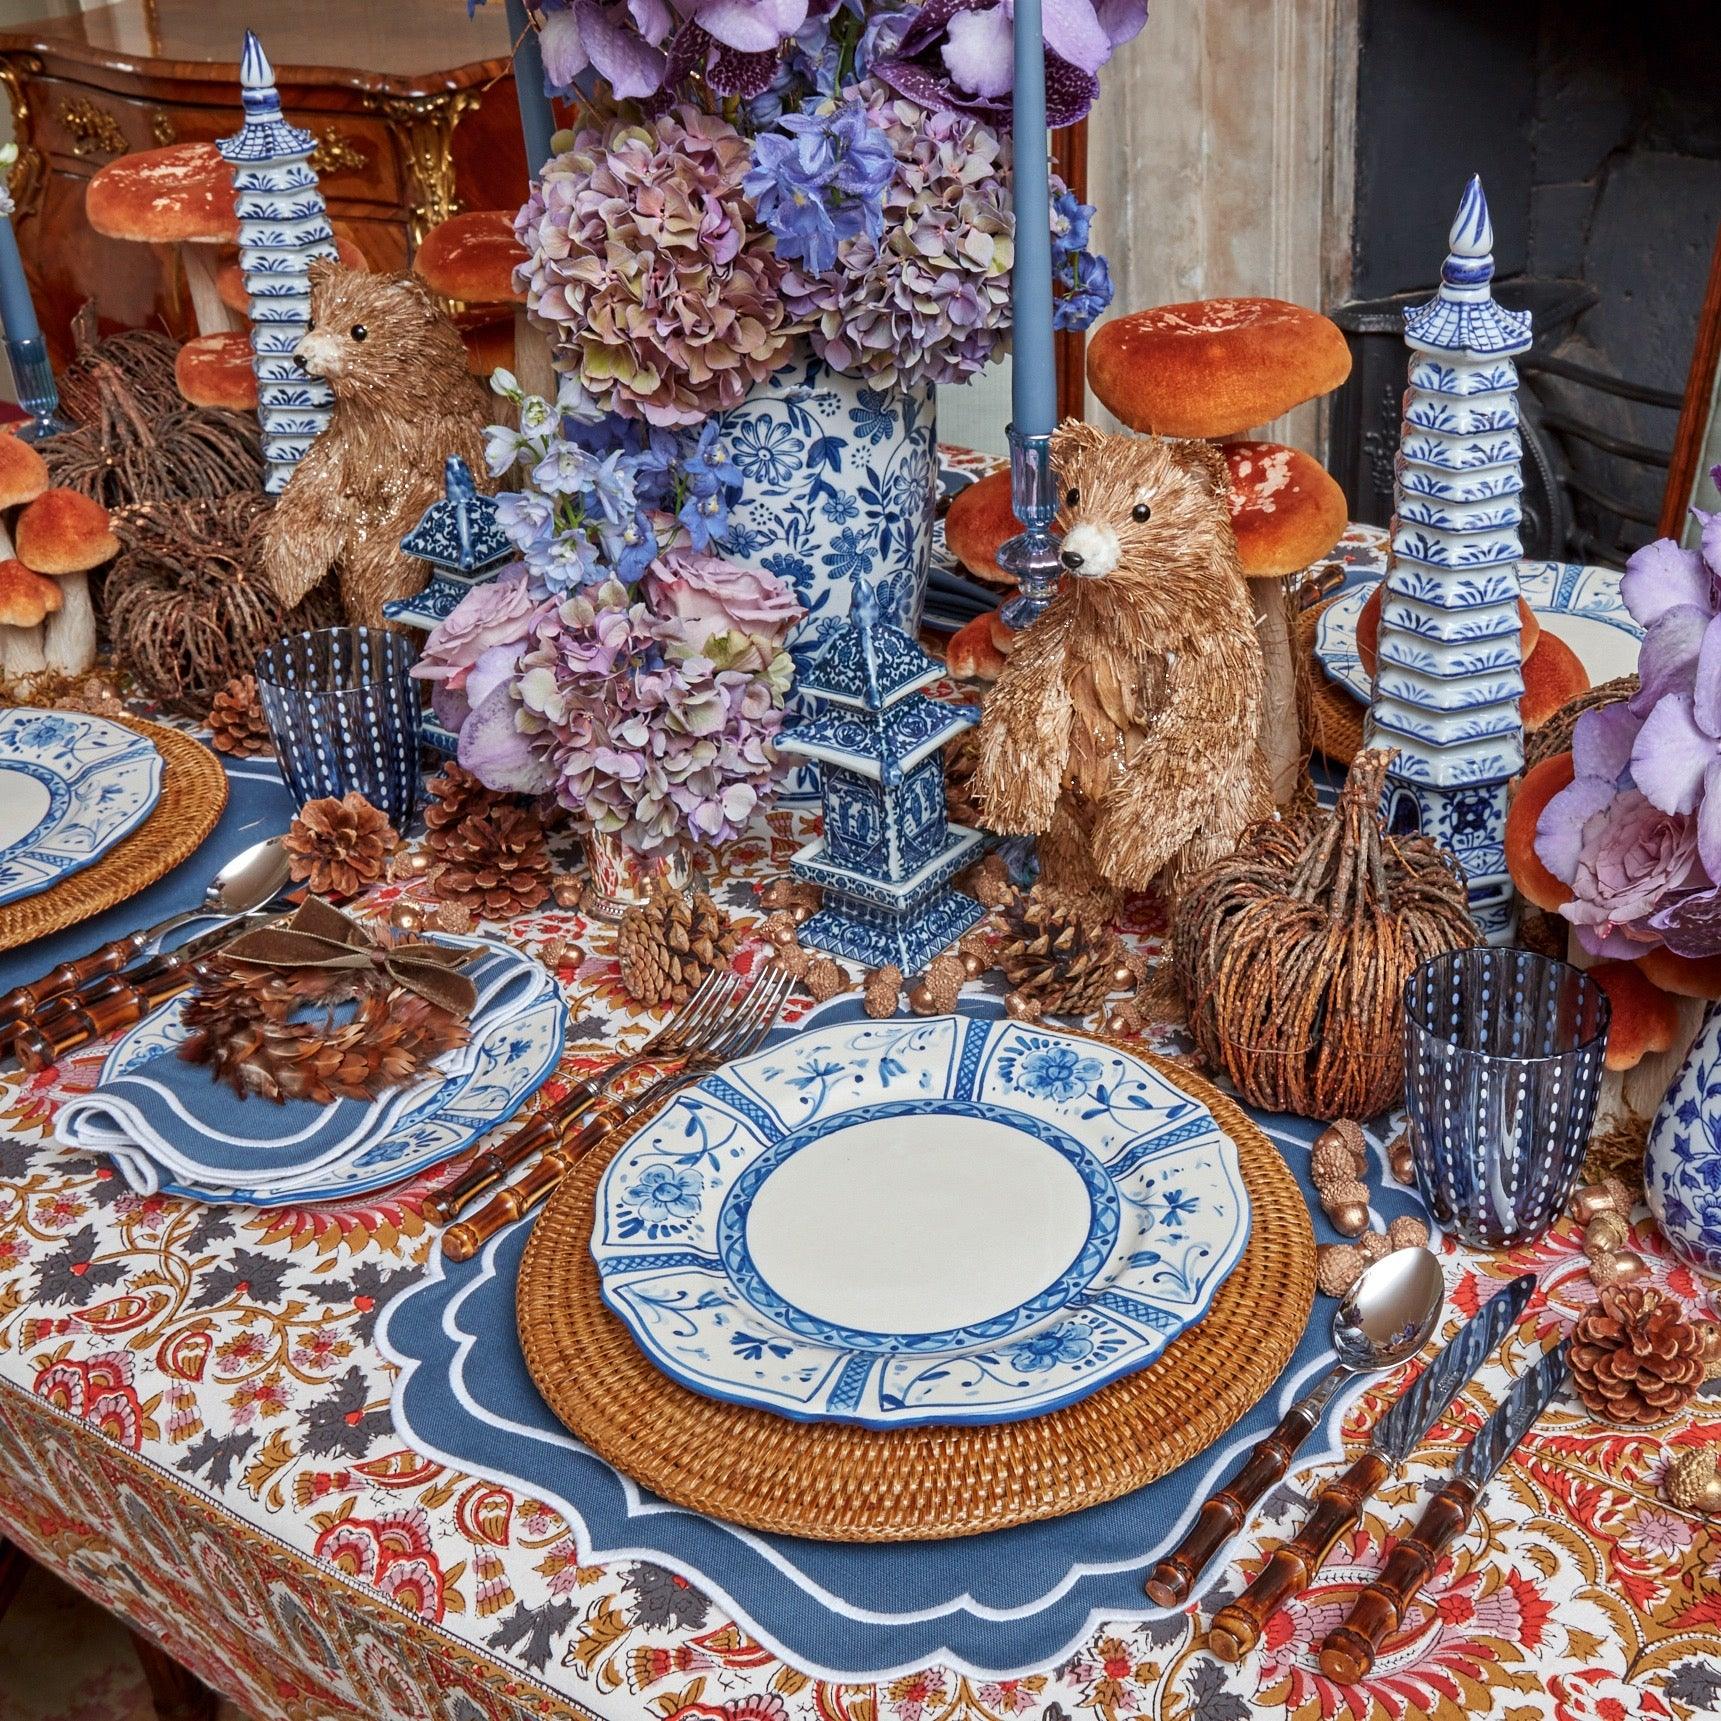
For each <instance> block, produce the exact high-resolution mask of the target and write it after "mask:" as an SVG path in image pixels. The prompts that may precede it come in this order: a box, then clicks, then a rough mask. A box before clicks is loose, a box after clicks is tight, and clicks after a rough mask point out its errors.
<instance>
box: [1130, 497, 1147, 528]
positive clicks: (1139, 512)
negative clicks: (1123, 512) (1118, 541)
mask: <svg viewBox="0 0 1721 1721" xmlns="http://www.w3.org/2000/svg"><path fill="white" fill-rule="evenodd" d="M1129 517H1130V518H1131V519H1132V520H1133V521H1135V523H1136V524H1137V525H1138V526H1145V525H1146V524H1147V523H1148V521H1149V520H1151V519H1152V518H1153V510H1152V509H1151V508H1150V507H1148V505H1147V504H1146V503H1145V502H1137V503H1136V505H1135V506H1134V507H1133V508H1131V509H1130V511H1129Z"/></svg>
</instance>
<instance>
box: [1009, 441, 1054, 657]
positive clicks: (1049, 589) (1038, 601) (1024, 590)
mask: <svg viewBox="0 0 1721 1721" xmlns="http://www.w3.org/2000/svg"><path fill="white" fill-rule="evenodd" d="M1008 435H1009V438H1010V507H1011V510H1012V512H1013V513H1014V514H1015V516H1016V518H1017V519H1018V520H1020V521H1021V522H1022V524H1023V526H1024V527H1025V528H1026V529H1025V530H1024V531H1022V532H1020V533H1018V534H1017V535H1016V536H1015V537H1014V538H1012V539H1010V540H1009V542H1008V543H1006V544H1004V545H1003V546H1002V547H1001V548H1000V549H999V551H998V565H999V567H1001V568H1003V569H1004V570H1005V571H1006V572H1007V573H1011V574H1014V575H1015V576H1016V595H1015V597H1013V598H1011V600H1010V601H1009V602H1008V603H1007V604H1005V606H1004V611H1003V615H1004V625H1005V626H1006V627H1009V628H1014V629H1015V630H1016V631H1017V632H1020V631H1021V630H1022V629H1023V628H1025V627H1027V626H1028V625H1029V624H1030V623H1031V622H1035V621H1038V620H1039V618H1040V617H1041V616H1042V615H1044V614H1045V613H1046V606H1047V605H1048V604H1049V603H1050V602H1051V601H1052V597H1053V595H1054V594H1055V593H1056V591H1057V589H1058V579H1059V577H1060V575H1061V574H1062V573H1063V564H1062V563H1060V562H1059V560H1058V538H1057V535H1056V534H1055V533H1054V532H1053V531H1052V529H1051V526H1052V521H1053V520H1055V519H1056V518H1057V513H1058V474H1057V472H1056V470H1055V469H1054V467H1053V465H1052V434H1051V432H1050V431H1045V432H1043V433H1035V434H1031V435H1029V434H1024V433H1023V432H1021V431H1019V430H1017V428H1016V427H1015V425H1013V424H1012V425H1011V426H1010V429H1009V431H1008Z"/></svg>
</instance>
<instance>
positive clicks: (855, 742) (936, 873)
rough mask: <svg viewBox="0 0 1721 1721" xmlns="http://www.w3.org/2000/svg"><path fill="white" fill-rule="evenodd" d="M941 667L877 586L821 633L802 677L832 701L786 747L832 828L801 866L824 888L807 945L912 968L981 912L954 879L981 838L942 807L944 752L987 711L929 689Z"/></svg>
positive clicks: (806, 933)
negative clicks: (811, 779)
mask: <svg viewBox="0 0 1721 1721" xmlns="http://www.w3.org/2000/svg"><path fill="white" fill-rule="evenodd" d="M943 673H944V670H943V666H942V665H940V664H939V663H937V662H936V661H935V660H934V659H933V658H931V657H929V656H928V655H927V653H926V652H924V651H923V650H922V649H921V648H920V647H919V646H918V645H917V644H916V643H915V642H914V640H913V639H912V638H910V637H909V635H908V634H907V632H905V631H904V629H903V628H901V627H900V626H898V625H897V624H896V623H895V622H894V621H891V620H888V619H886V618H884V617H883V616H881V614H880V604H879V599H878V596H877V594H876V593H875V592H874V591H873V588H872V586H871V584H870V583H869V582H866V581H862V582H861V583H860V584H859V585H857V587H856V588H855V596H854V605H853V608H852V610H851V612H850V615H849V617H848V619H847V620H846V621H843V622H840V623H837V624H834V625H833V626H831V627H829V628H827V629H826V630H825V634H824V637H823V640H822V642H821V646H820V650H819V653H818V655H817V657H816V658H815V659H814V660H813V663H812V665H811V667H810V668H809V669H808V670H807V671H806V673H805V674H804V675H803V676H802V678H801V682H800V686H801V690H802V692H803V693H804V694H806V695H807V696H808V698H809V699H811V700H813V701H816V702H817V703H818V704H819V705H821V706H823V707H824V709H823V710H821V711H819V712H818V713H817V715H815V716H812V717H807V718H803V719H802V720H801V721H800V722H798V723H796V724H795V725H794V727H793V728H792V729H790V730H789V731H788V732H787V733H786V734H785V735H784V736H783V737H782V739H781V740H780V741H779V742H778V744H777V745H778V747H779V748H780V749H781V750H782V751H783V752H785V753H794V754H798V755H799V756H800V757H802V758H804V759H807V760H810V761H812V762H813V763H814V764H816V766H817V767H818V777H819V782H820V785H821V790H822V795H821V798H822V801H823V805H824V824H825V828H824V834H823V836H821V837H817V838H815V839H814V840H813V841H812V842H810V843H808V844H807V846H806V847H805V848H803V849H802V850H801V851H800V853H799V854H797V855H796V856H795V859H794V862H793V863H792V864H793V868H794V871H795V873H796V874H797V875H798V876H799V877H801V878H804V879H808V880H810V881H811V882H812V883H814V884H816V885H818V886H819V887H820V889H821V890H822V891H823V892H824V902H823V905H822V906H821V907H820V909H819V911H818V912H817V913H816V914H814V915H813V916H812V917H811V918H810V919H809V920H808V921H807V923H806V925H805V926H803V927H802V928H801V942H802V943H803V944H805V945H808V946H811V947H812V948H814V949H818V950H828V951H830V952H831V953H832V954H833V955H836V956H842V957H847V958H848V959H849V960H850V961H853V962H860V963H864V964H865V965H866V966H867V967H869V968H882V967H884V966H885V965H886V964H887V963H895V964H896V966H897V967H898V968H899V969H901V971H902V972H903V973H904V974H917V973H919V972H920V971H921V970H922V969H923V968H925V966H926V964H927V963H928V962H930V961H931V960H932V958H933V957H934V956H936V955H937V954H938V953H939V951H941V950H943V949H945V948H946V947H947V946H949V945H951V944H953V943H954V942H955V941H956V940H957V939H958V938H960V937H961V936H962V934H963V933H964V932H966V931H967V930H968V929H969V927H971V926H972V925H973V924H974V923H975V922H976V921H977V920H979V919H980V917H981V915H982V914H984V913H985V910H984V909H983V908H982V907H981V906H980V904H979V903H977V902H976V901H975V900H974V899H973V898H972V897H969V896H965V895H963V894H962V892H961V891H958V890H953V889H951V887H950V881H951V879H952V878H954V877H955V876H956V874H957V873H958V872H960V871H961V870H962V868H963V867H965V866H967V865H968V863H969V862H970V861H972V860H973V859H974V858H975V855H976V852H977V851H978V849H979V848H980V845H981V843H982V842H983V841H984V840H985V839H984V838H983V837H982V836H981V834H980V833H979V832H978V831H971V830H969V829H967V828H966V827H965V826H962V825H953V824H951V823H950V822H949V819H948V817H947V815H946V812H945V800H944V761H943V757H942V749H943V747H944V746H945V744H946V743H947V742H948V741H950V740H951V739H952V738H953V737H954V736H956V735H958V734H960V733H961V732H962V731H963V730H964V729H967V728H970V727H972V726H973V724H974V723H975V722H976V721H978V718H977V715H976V713H975V712H974V710H973V709H972V708H971V707H968V706H961V705H950V704H947V703H945V702H943V701H941V700H936V699H931V698H929V697H928V696H927V694H926V692H925V689H926V688H927V687H928V686H929V685H930V684H931V683H932V682H934V681H936V680H937V679H938V678H939V677H940V676H941V675H942V674H943Z"/></svg>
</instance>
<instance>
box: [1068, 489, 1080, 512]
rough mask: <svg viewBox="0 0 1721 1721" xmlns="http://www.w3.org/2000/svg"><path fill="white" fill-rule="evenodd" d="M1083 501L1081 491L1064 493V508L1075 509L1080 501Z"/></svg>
mask: <svg viewBox="0 0 1721 1721" xmlns="http://www.w3.org/2000/svg"><path fill="white" fill-rule="evenodd" d="M1081 499H1082V493H1081V491H1079V490H1068V491H1066V492H1065V493H1064V506H1065V507H1066V508H1073V507H1075V505H1076V504H1077V503H1078V502H1079V501H1081Z"/></svg>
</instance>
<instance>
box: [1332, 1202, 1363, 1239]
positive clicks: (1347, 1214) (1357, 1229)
mask: <svg viewBox="0 0 1721 1721" xmlns="http://www.w3.org/2000/svg"><path fill="white" fill-rule="evenodd" d="M1325 1211H1326V1215H1327V1221H1328V1223H1329V1224H1330V1225H1331V1226H1332V1228H1333V1229H1334V1230H1335V1231H1336V1232H1338V1234H1339V1235H1340V1236H1341V1237H1350V1238H1353V1239H1354V1238H1357V1237H1360V1236H1362V1234H1363V1233H1364V1232H1365V1231H1366V1230H1367V1229H1368V1203H1367V1202H1366V1201H1335V1202H1333V1203H1331V1204H1329V1205H1328V1206H1327V1207H1326V1209H1325Z"/></svg>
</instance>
